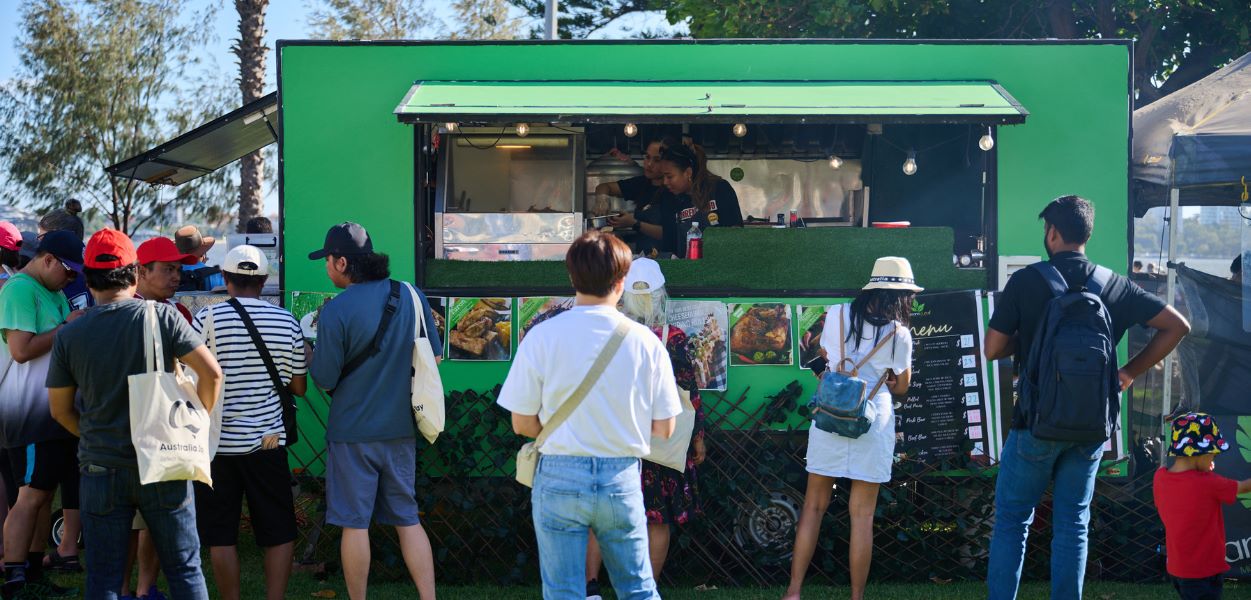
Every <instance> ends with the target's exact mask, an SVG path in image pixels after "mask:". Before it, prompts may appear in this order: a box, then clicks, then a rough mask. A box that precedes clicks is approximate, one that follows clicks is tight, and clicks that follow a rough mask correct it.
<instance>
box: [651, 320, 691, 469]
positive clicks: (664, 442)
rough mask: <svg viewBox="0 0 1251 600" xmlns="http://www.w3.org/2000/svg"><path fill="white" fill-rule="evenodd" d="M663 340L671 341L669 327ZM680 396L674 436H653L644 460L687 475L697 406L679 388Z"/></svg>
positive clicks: (689, 396)
mask: <svg viewBox="0 0 1251 600" xmlns="http://www.w3.org/2000/svg"><path fill="white" fill-rule="evenodd" d="M662 339H663V340H664V341H666V342H667V341H668V340H669V326H668V325H666V326H665V329H664V334H663V335H662ZM678 396H680V397H681V400H682V412H681V413H679V414H678V416H677V424H676V426H675V427H674V429H673V435H671V436H669V439H661V438H658V437H656V436H652V441H651V444H650V445H651V449H652V451H651V453H649V454H648V455H647V456H644V457H643V460H647V461H651V462H654V463H656V464H658V465H662V466H666V467H669V468H670V469H673V470H675V471H680V472H683V473H685V472H686V457H687V454H689V453H690V448H691V437H692V436H693V435H694V433H695V405H694V404H692V403H691V392H690V391H688V390H684V389H681V388H679V389H678Z"/></svg>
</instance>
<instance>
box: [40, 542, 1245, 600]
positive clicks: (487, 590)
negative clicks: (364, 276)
mask: <svg viewBox="0 0 1251 600" xmlns="http://www.w3.org/2000/svg"><path fill="white" fill-rule="evenodd" d="M249 545H250V544H244V545H243V546H242V547H241V550H243V556H242V557H241V558H242V560H243V589H244V596H243V597H244V598H245V599H256V600H263V599H264V597H265V594H264V575H263V574H262V572H261V567H260V556H259V555H257V554H256V553H255V550H252V549H249V548H248V546H249ZM204 564H205V568H206V575H207V577H208V582H209V596H210V597H212V598H216V597H217V594H216V591H215V590H214V585H213V578H212V574H211V572H208V569H209V567H208V556H207V553H206V554H205V556H204ZM55 579H56V580H57V581H59V582H60V583H61V584H62V585H74V586H79V588H80V590H81V586H82V578H81V577H68V576H56V577H55ZM161 589H162V590H164V591H166V592H167V593H168V587H167V586H166V585H165V583H164V580H163V579H162V581H161ZM660 591H661V595H662V596H663V597H664V598H666V599H669V600H694V599H700V600H712V599H714V598H715V599H717V600H777V599H778V598H780V597H781V596H782V591H783V588H782V587H776V588H719V589H714V590H696V589H692V588H673V587H665V588H662V589H661V590H660ZM319 592H320V593H319ZM326 592H333V593H334V595H329V594H328V593H326ZM1049 593H1050V588H1049V586H1048V584H1046V583H1043V582H1038V583H1027V584H1025V585H1024V586H1023V589H1022V592H1021V595H1020V598H1021V599H1022V600H1030V599H1036V600H1044V599H1046V598H1048V596H1049ZM314 594H317V595H314ZM985 595H986V593H985V587H984V586H983V584H981V583H978V582H961V583H948V584H892V583H877V584H870V585H869V597H871V598H876V599H883V600H911V599H916V600H966V599H971V598H984V597H985ZM369 596H370V598H374V599H383V600H385V599H391V598H394V599H397V600H398V599H400V598H403V599H405V600H410V599H413V598H416V597H417V594H416V590H415V589H414V588H413V586H412V585H411V584H403V583H398V582H378V583H375V584H372V585H370V588H369ZM287 597H288V598H318V597H321V598H326V597H329V598H340V599H346V598H347V593H346V591H345V589H344V587H343V579H342V577H341V576H339V575H335V576H332V577H330V579H329V580H327V581H318V580H316V579H315V578H314V577H313V576H311V575H308V574H303V573H296V574H294V575H293V576H292V578H291V584H290V586H289V587H288V590H287ZM439 597H440V598H444V599H450V600H482V599H486V600H523V599H524V600H531V599H534V598H538V597H540V592H539V589H538V587H537V586H535V587H496V586H450V585H449V586H444V587H440V588H439ZM805 597H806V598H821V599H823V600H829V599H833V600H837V599H840V598H847V597H848V589H847V588H846V587H827V586H815V585H814V586H810V587H808V588H805ZM1085 597H1086V598H1087V599H1091V600H1137V599H1143V600H1154V599H1167V598H1174V597H1176V595H1175V592H1174V591H1173V589H1172V587H1171V586H1167V585H1163V584H1160V585H1136V584H1124V583H1103V582H1092V583H1090V584H1088V585H1087V586H1086V594H1085ZM1224 597H1225V598H1226V599H1237V598H1246V599H1249V600H1251V585H1245V584H1244V585H1242V586H1238V585H1237V584H1235V583H1228V584H1226V587H1225V596H1224ZM605 598H615V596H614V595H613V594H611V593H608V594H605Z"/></svg>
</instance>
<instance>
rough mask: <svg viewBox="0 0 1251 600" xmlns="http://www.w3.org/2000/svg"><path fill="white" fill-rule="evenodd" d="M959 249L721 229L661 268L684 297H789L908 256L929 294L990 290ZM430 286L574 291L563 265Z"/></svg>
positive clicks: (494, 265) (915, 231)
mask: <svg viewBox="0 0 1251 600" xmlns="http://www.w3.org/2000/svg"><path fill="white" fill-rule="evenodd" d="M953 243H954V236H953V234H952V231H951V229H949V228H946V227H915V228H907V229H862V228H855V227H821V228H816V227H813V228H807V229H770V228H756V227H750V228H742V229H717V228H713V229H710V230H708V231H707V233H706V234H705V236H704V248H705V250H704V254H705V257H704V259H702V260H699V261H689V260H662V261H660V267H661V270H662V271H664V274H665V279H666V282H667V285H668V287H669V288H670V290H671V291H674V292H678V293H680V292H682V291H683V290H701V289H709V288H720V289H732V290H751V291H760V292H769V293H774V294H776V295H779V296H785V295H786V292H788V291H796V290H804V291H815V290H828V291H848V290H857V289H860V288H861V287H862V286H864V284H865V282H867V281H868V279H869V273H870V272H871V271H872V270H873V262H874V261H875V260H877V259H878V258H879V257H882V256H902V257H904V258H907V259H908V260H909V261H910V262H911V263H912V268H913V271H914V272H915V274H916V278H917V283H918V285H920V286H922V287H925V288H926V289H929V290H963V289H983V288H985V287H986V284H987V281H986V271H985V270H982V269H957V268H955V266H954V265H952V262H951V254H952V246H953ZM426 287H427V288H431V289H439V290H446V289H454V288H500V289H502V290H508V289H536V288H553V289H561V290H568V289H569V287H570V286H569V275H568V273H567V272H566V271H565V265H564V262H562V261H516V262H485V261H450V260H435V261H430V262H429V263H428V264H427V274H426Z"/></svg>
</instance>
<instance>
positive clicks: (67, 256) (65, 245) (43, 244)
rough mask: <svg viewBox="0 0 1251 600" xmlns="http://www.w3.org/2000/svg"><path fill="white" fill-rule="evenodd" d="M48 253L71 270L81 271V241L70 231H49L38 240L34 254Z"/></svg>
mask: <svg viewBox="0 0 1251 600" xmlns="http://www.w3.org/2000/svg"><path fill="white" fill-rule="evenodd" d="M44 252H46V253H48V254H51V255H52V256H55V257H57V258H58V259H60V260H61V261H62V262H64V263H65V264H66V265H68V266H69V267H70V268H71V269H73V270H75V271H78V272H82V270H83V241H82V240H80V239H78V236H76V235H74V233H73V232H71V231H49V232H48V233H45V234H44V235H43V238H42V239H40V240H39V248H38V249H37V250H35V253H36V254H39V253H44Z"/></svg>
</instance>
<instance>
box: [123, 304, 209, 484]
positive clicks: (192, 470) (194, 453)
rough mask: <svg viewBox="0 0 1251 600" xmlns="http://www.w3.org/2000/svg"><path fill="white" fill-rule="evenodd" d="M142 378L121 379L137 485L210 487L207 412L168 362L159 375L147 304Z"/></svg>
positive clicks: (158, 347)
mask: <svg viewBox="0 0 1251 600" xmlns="http://www.w3.org/2000/svg"><path fill="white" fill-rule="evenodd" d="M143 330H144V334H143V335H144V342H143V346H144V347H143V360H144V363H143V364H144V370H145V372H143V373H140V374H138V375H131V376H129V377H128V378H127V383H128V384H129V386H130V441H131V443H133V444H134V446H135V456H136V458H138V462H139V482H140V483H142V484H145V485H146V484H149V483H159V482H162V481H183V480H188V479H190V480H193V481H200V482H203V483H205V484H208V485H210V486H211V485H213V479H212V477H211V476H210V475H209V463H210V462H211V459H210V458H209V433H210V431H211V427H212V426H211V423H210V418H209V414H208V411H206V410H204V405H203V404H201V403H200V399H199V397H197V396H196V391H195V384H194V383H192V381H191V378H189V377H187V376H186V375H184V374H183V372H182V367H181V366H180V365H179V364H178V362H177V361H175V362H174V372H173V373H166V372H165V353H164V350H163V349H162V345H163V343H162V340H161V332H160V327H159V326H158V324H157V320H156V304H155V303H154V302H152V301H151V300H149V301H147V310H146V314H145V318H144V328H143Z"/></svg>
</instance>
